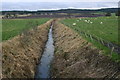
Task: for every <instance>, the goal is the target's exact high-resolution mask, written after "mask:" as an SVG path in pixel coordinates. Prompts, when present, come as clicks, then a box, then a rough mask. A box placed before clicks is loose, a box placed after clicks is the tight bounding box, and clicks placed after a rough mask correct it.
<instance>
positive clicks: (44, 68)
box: [35, 26, 54, 78]
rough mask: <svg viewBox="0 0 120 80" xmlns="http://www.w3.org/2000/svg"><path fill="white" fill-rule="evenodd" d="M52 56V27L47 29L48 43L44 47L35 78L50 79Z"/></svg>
mask: <svg viewBox="0 0 120 80" xmlns="http://www.w3.org/2000/svg"><path fill="white" fill-rule="evenodd" d="M53 55H54V45H53V36H52V26H51V28H50V29H49V34H48V41H47V43H46V46H45V51H44V53H43V55H42V58H41V60H40V64H39V65H38V69H37V73H36V75H35V78H49V77H50V64H51V61H52V59H53Z"/></svg>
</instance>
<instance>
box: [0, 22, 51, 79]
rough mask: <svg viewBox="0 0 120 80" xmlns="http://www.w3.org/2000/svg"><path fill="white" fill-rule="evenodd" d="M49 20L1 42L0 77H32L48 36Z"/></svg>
mask: <svg viewBox="0 0 120 80" xmlns="http://www.w3.org/2000/svg"><path fill="white" fill-rule="evenodd" d="M51 21H52V20H50V21H48V22H46V23H45V24H43V25H40V26H38V27H36V28H34V29H30V30H28V31H25V32H24V33H23V34H20V35H18V36H16V37H14V38H13V39H11V40H8V41H5V42H2V43H0V45H1V44H2V51H1V50H0V53H2V55H3V57H2V77H3V78H34V75H35V70H36V66H37V64H38V61H39V58H40V57H41V55H42V53H43V50H44V47H45V44H46V41H47V36H48V30H49V27H50V24H51Z"/></svg>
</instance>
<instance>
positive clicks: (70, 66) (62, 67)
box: [51, 22, 120, 78]
mask: <svg viewBox="0 0 120 80" xmlns="http://www.w3.org/2000/svg"><path fill="white" fill-rule="evenodd" d="M53 29H54V30H53V32H54V41H55V58H54V60H53V63H52V70H51V72H52V77H54V78H56V77H57V78H105V77H109V78H111V77H120V64H119V63H115V62H114V61H112V60H111V59H110V58H109V57H107V56H104V55H103V54H102V52H101V51H100V50H98V49H97V48H96V47H94V46H93V45H92V44H91V43H88V42H87V41H86V40H84V39H82V37H81V36H79V35H78V34H77V33H76V32H74V31H73V30H71V29H70V28H68V27H67V26H65V25H63V24H60V23H58V22H56V23H55V25H54V27H53Z"/></svg>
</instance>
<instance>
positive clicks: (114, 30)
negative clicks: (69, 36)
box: [61, 16, 120, 61]
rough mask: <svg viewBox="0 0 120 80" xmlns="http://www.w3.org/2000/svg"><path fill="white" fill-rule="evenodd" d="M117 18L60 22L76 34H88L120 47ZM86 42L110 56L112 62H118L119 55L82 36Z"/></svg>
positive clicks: (77, 19) (76, 19)
mask: <svg viewBox="0 0 120 80" xmlns="http://www.w3.org/2000/svg"><path fill="white" fill-rule="evenodd" d="M118 21H119V20H118V17H116V16H111V17H96V18H73V19H64V20H62V21H61V22H62V23H63V24H65V25H67V26H69V27H71V28H72V29H73V30H75V31H76V32H78V33H80V31H82V32H85V33H87V34H90V35H92V36H95V37H98V38H100V39H103V40H105V41H108V42H112V43H114V44H117V45H120V42H119V39H118V32H119V31H118ZM82 36H83V38H85V39H86V40H87V41H89V42H91V43H93V44H94V45H95V46H96V47H98V48H99V49H101V50H102V51H103V52H104V53H105V55H106V54H107V55H111V57H112V59H113V60H117V61H120V56H119V54H116V53H115V52H112V53H111V49H109V48H107V47H106V46H103V45H102V44H100V43H98V42H96V41H92V40H91V39H90V38H88V37H85V35H82Z"/></svg>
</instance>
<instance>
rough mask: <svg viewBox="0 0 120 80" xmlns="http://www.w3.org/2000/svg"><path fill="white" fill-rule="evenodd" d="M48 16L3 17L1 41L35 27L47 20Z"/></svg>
mask: <svg viewBox="0 0 120 80" xmlns="http://www.w3.org/2000/svg"><path fill="white" fill-rule="evenodd" d="M48 20H49V18H41V19H3V20H2V41H4V40H8V39H10V38H12V37H14V36H16V35H18V34H20V33H22V32H23V31H25V30H27V29H30V28H33V27H36V26H38V25H40V24H43V23H45V22H46V21H48Z"/></svg>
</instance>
